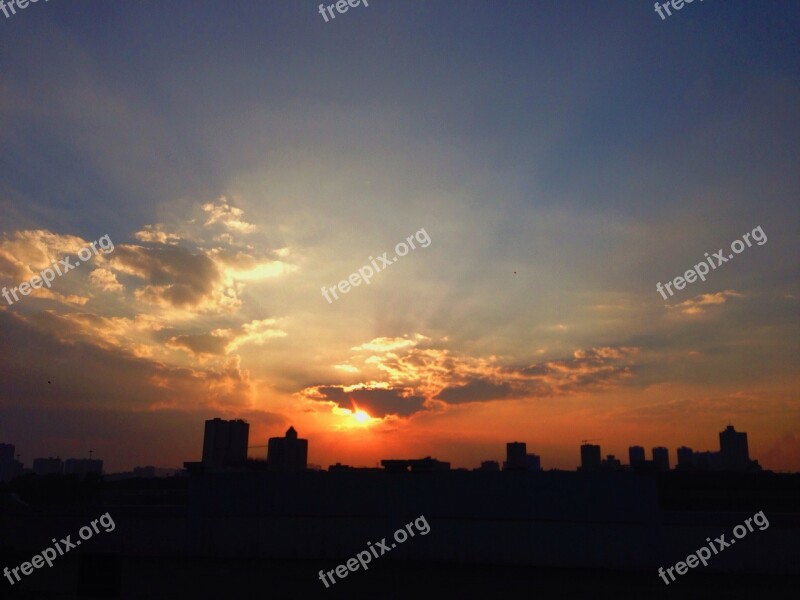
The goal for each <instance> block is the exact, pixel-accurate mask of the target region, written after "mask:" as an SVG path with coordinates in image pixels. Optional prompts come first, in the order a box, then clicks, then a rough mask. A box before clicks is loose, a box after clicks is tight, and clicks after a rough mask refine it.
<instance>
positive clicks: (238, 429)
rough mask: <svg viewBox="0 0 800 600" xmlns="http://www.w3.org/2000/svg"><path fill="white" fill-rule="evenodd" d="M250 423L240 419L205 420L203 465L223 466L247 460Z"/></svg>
mask: <svg viewBox="0 0 800 600" xmlns="http://www.w3.org/2000/svg"><path fill="white" fill-rule="evenodd" d="M249 437H250V425H249V424H248V423H246V422H245V421H242V420H241V419H239V420H236V421H223V420H222V419H220V418H216V419H212V420H210V421H206V430H205V435H204V436H203V465H204V466H207V467H225V466H232V465H240V464H244V463H245V462H247V443H248V440H249Z"/></svg>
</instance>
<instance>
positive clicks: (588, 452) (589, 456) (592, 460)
mask: <svg viewBox="0 0 800 600" xmlns="http://www.w3.org/2000/svg"><path fill="white" fill-rule="evenodd" d="M599 469H600V446H596V445H595V444H583V445H581V466H580V469H579V470H580V471H598V470H599Z"/></svg>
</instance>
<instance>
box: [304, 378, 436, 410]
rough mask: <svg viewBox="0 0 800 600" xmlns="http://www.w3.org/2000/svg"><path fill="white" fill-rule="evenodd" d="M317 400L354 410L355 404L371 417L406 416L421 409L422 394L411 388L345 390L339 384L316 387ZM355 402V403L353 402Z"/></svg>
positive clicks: (423, 400)
mask: <svg viewBox="0 0 800 600" xmlns="http://www.w3.org/2000/svg"><path fill="white" fill-rule="evenodd" d="M316 391H317V392H318V394H319V397H317V398H315V399H317V400H327V401H333V402H336V404H338V405H339V406H340V407H341V408H349V409H350V410H355V409H356V406H357V407H358V408H360V409H363V410H365V411H366V412H367V413H368V414H369V415H370V416H371V417H380V418H382V417H385V416H387V415H397V416H400V417H407V416H409V415H412V414H414V413H415V412H418V411H420V410H422V405H423V404H424V403H425V398H424V397H423V396H415V395H413V393H412V392H411V390H408V389H404V388H400V389H383V388H377V389H375V388H360V389H356V390H352V391H349V392H346V391H345V390H344V389H342V387H341V386H321V387H318V388H316ZM354 402H355V404H354Z"/></svg>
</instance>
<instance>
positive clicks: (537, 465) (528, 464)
mask: <svg viewBox="0 0 800 600" xmlns="http://www.w3.org/2000/svg"><path fill="white" fill-rule="evenodd" d="M525 468H526V469H527V470H528V471H541V470H542V457H541V456H539V455H538V454H526V455H525Z"/></svg>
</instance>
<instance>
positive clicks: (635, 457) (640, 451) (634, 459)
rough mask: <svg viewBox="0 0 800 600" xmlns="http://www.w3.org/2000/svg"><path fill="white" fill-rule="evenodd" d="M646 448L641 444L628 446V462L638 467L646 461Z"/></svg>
mask: <svg viewBox="0 0 800 600" xmlns="http://www.w3.org/2000/svg"><path fill="white" fill-rule="evenodd" d="M644 461H645V458H644V448H642V447H641V446H631V447H630V448H628V464H629V465H630V466H632V467H637V466H639V465H641V464H642V463H644Z"/></svg>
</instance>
